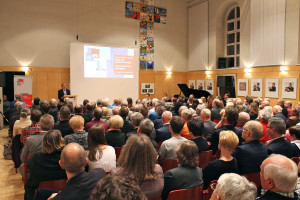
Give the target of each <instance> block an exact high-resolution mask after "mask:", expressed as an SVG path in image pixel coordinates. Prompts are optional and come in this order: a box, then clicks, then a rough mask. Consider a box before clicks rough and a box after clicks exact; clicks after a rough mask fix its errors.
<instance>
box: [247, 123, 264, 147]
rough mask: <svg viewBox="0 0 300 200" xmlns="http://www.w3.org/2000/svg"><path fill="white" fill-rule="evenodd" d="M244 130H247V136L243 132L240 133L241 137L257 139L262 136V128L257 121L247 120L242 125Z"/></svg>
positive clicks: (249, 139)
mask: <svg viewBox="0 0 300 200" xmlns="http://www.w3.org/2000/svg"><path fill="white" fill-rule="evenodd" d="M244 130H246V132H248V137H245V134H243V135H242V137H243V138H244V139H245V140H246V142H247V140H248V141H251V140H259V139H260V138H262V136H263V133H264V132H263V131H264V128H263V126H262V125H261V123H260V122H258V121H249V122H247V123H246V124H245V125H244Z"/></svg>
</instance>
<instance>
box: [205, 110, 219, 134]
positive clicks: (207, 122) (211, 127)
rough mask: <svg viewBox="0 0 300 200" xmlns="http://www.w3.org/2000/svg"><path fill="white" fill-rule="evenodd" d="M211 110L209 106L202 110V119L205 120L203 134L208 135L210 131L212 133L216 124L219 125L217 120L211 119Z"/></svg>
mask: <svg viewBox="0 0 300 200" xmlns="http://www.w3.org/2000/svg"><path fill="white" fill-rule="evenodd" d="M210 119H211V111H210V110H209V109H207V108H205V109H203V110H202V111H201V121H202V122H203V125H204V127H203V131H202V133H203V136H204V137H206V136H207V135H208V134H209V133H211V132H212V131H213V130H214V129H215V126H216V125H217V124H216V123H215V122H213V121H211V120H210Z"/></svg>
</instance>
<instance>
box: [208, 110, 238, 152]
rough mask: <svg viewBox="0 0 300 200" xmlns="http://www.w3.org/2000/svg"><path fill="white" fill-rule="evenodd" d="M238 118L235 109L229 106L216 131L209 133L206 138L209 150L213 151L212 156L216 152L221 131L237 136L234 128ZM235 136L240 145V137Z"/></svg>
mask: <svg viewBox="0 0 300 200" xmlns="http://www.w3.org/2000/svg"><path fill="white" fill-rule="evenodd" d="M238 117H239V114H238V112H237V110H236V109H235V108H233V107H231V106H230V107H226V108H225V113H224V114H223V116H222V119H221V121H220V122H219V123H218V124H217V126H216V128H217V129H216V130H214V131H213V132H212V133H210V134H209V135H208V136H207V138H206V139H207V141H208V142H210V143H211V144H210V147H209V148H210V149H212V150H213V154H215V153H216V152H217V150H218V145H219V135H220V133H221V131H228V130H230V131H233V132H235V133H236V134H237V131H236V129H235V128H234V126H235V124H236V123H237V120H238ZM218 127H220V128H218ZM237 136H238V137H239V144H241V141H242V138H241V135H238V134H237Z"/></svg>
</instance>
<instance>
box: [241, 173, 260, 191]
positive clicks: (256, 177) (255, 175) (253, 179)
mask: <svg viewBox="0 0 300 200" xmlns="http://www.w3.org/2000/svg"><path fill="white" fill-rule="evenodd" d="M244 176H245V177H246V178H247V179H248V181H250V182H253V183H254V184H255V185H256V187H257V188H259V187H260V186H261V183H260V173H259V172H256V173H250V174H244Z"/></svg>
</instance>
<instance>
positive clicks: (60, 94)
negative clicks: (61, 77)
mask: <svg viewBox="0 0 300 200" xmlns="http://www.w3.org/2000/svg"><path fill="white" fill-rule="evenodd" d="M61 87H62V89H61V90H58V99H59V101H60V102H63V101H64V98H63V96H64V95H70V94H71V93H70V90H69V89H67V84H66V83H62V84H61Z"/></svg>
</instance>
